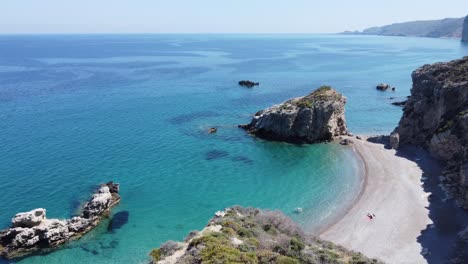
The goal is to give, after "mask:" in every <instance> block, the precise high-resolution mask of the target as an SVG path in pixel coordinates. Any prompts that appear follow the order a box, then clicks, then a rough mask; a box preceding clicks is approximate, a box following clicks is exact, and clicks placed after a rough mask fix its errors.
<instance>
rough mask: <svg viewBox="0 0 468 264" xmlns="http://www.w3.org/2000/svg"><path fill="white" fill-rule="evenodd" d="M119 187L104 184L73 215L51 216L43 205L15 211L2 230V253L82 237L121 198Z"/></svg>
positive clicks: (41, 249) (13, 254) (37, 249)
mask: <svg viewBox="0 0 468 264" xmlns="http://www.w3.org/2000/svg"><path fill="white" fill-rule="evenodd" d="M119 188H120V186H119V184H117V183H113V182H108V183H107V184H103V185H101V186H100V187H99V189H98V190H97V191H96V192H95V193H94V194H93V195H92V197H91V199H90V200H89V201H88V202H87V203H86V204H85V205H84V207H83V210H82V213H81V214H80V215H78V216H74V217H72V218H70V219H66V220H61V219H48V218H47V217H46V209H43V208H38V209H34V210H31V211H29V212H24V213H18V214H16V215H15V217H13V219H12V221H11V222H12V225H11V227H10V228H7V229H5V230H2V231H0V257H3V258H6V259H15V258H21V257H25V256H28V255H32V254H39V253H46V252H49V251H51V250H53V249H54V248H57V247H59V246H61V245H63V244H65V243H67V242H69V241H71V240H75V239H79V238H80V237H82V236H83V235H85V234H86V233H88V232H89V231H91V229H93V228H94V227H96V226H97V225H98V224H99V223H100V222H101V220H102V219H103V218H105V217H107V216H108V215H109V213H110V210H111V209H112V208H113V207H114V206H116V205H117V204H118V203H119V202H120V195H119Z"/></svg>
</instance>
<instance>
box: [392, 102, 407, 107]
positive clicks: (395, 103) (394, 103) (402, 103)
mask: <svg viewBox="0 0 468 264" xmlns="http://www.w3.org/2000/svg"><path fill="white" fill-rule="evenodd" d="M406 102H408V101H401V102H392V105H396V106H405V104H406Z"/></svg>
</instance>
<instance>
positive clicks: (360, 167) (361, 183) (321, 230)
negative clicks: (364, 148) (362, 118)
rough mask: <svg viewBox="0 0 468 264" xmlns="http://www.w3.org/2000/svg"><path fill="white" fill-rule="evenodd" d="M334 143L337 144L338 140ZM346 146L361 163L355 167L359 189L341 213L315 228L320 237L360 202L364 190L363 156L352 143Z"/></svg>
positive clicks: (364, 170)
mask: <svg viewBox="0 0 468 264" xmlns="http://www.w3.org/2000/svg"><path fill="white" fill-rule="evenodd" d="M346 138H348V139H353V137H346ZM365 139H367V136H366V137H363V139H362V140H365ZM354 140H356V138H354ZM336 143H337V144H338V141H337V142H336ZM344 147H347V146H344ZM348 147H351V148H352V151H353V152H354V153H355V155H356V159H357V160H358V162H359V163H361V164H359V165H358V168H357V177H359V191H358V192H357V193H356V195H354V196H353V200H352V201H351V202H349V203H348V205H347V206H345V207H344V208H343V209H344V210H343V213H339V214H338V213H337V214H335V216H334V217H333V218H331V219H330V220H328V222H327V223H325V224H324V225H322V227H320V228H319V229H318V230H317V232H314V233H313V234H314V235H316V236H317V237H320V236H321V235H322V234H323V233H325V232H327V231H328V230H330V229H331V228H333V226H335V225H336V224H337V223H338V222H340V219H342V218H343V217H345V216H346V215H348V214H349V213H350V212H351V210H352V209H353V208H354V207H355V206H356V204H358V203H359V202H360V200H361V198H362V196H363V195H364V193H365V192H366V189H367V181H368V177H369V172H368V167H367V163H366V162H365V160H364V156H363V155H362V154H361V153H360V152H359V150H358V149H356V147H355V145H354V144H352V145H350V146H348Z"/></svg>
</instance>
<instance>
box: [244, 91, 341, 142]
mask: <svg viewBox="0 0 468 264" xmlns="http://www.w3.org/2000/svg"><path fill="white" fill-rule="evenodd" d="M345 104H346V98H345V97H344V96H343V95H342V94H340V93H338V92H337V91H336V90H334V89H333V88H331V87H329V86H322V87H320V88H319V89H317V90H315V91H314V92H312V93H311V94H309V95H307V96H304V97H298V98H294V99H291V100H288V101H286V102H284V103H282V104H279V105H274V106H272V107H270V108H267V109H265V110H263V111H259V112H257V113H256V114H255V116H254V117H253V119H252V121H251V122H250V124H246V125H240V126H239V127H241V128H244V129H246V130H247V131H248V132H249V133H251V134H253V135H256V136H258V137H260V138H264V139H267V140H275V141H285V142H291V143H315V142H320V141H328V140H332V139H334V138H335V137H337V136H340V135H346V134H347V133H348V130H347V128H346V121H345Z"/></svg>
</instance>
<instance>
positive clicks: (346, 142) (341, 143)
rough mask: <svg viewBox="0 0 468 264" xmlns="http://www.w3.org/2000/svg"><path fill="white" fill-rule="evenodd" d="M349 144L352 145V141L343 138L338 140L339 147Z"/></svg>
mask: <svg viewBox="0 0 468 264" xmlns="http://www.w3.org/2000/svg"><path fill="white" fill-rule="evenodd" d="M351 144H353V141H352V140H350V139H347V138H345V139H342V140H340V145H343V146H347V145H351Z"/></svg>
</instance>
